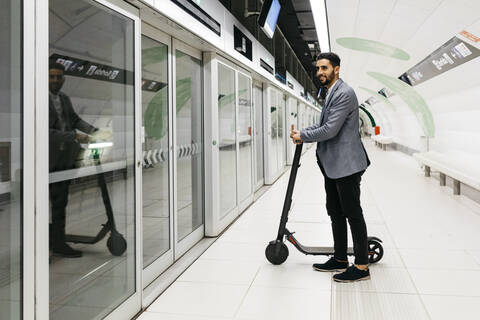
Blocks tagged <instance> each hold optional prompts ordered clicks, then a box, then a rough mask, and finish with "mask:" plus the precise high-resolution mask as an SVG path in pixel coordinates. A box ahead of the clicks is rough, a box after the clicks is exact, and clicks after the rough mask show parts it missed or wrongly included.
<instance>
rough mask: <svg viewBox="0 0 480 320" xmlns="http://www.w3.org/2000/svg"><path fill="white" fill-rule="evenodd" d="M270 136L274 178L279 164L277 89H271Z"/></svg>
mask: <svg viewBox="0 0 480 320" xmlns="http://www.w3.org/2000/svg"><path fill="white" fill-rule="evenodd" d="M269 94H270V99H269V100H270V136H269V147H270V151H271V152H270V153H269V157H270V160H269V161H270V163H269V164H270V170H269V171H270V175H271V176H274V175H275V174H276V172H277V168H278V163H277V161H278V160H277V157H278V155H277V145H278V143H277V137H278V106H277V92H276V90H275V89H273V88H270V90H269Z"/></svg>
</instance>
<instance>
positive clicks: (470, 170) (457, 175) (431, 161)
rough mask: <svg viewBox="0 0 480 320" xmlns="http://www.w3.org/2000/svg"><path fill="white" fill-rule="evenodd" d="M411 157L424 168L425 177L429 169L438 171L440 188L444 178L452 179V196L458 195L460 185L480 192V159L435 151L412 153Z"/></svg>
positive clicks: (428, 175) (443, 184)
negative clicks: (479, 165)
mask: <svg viewBox="0 0 480 320" xmlns="http://www.w3.org/2000/svg"><path fill="white" fill-rule="evenodd" d="M413 157H414V158H415V159H416V160H417V161H418V162H420V163H421V164H422V165H423V166H424V167H425V169H424V170H425V177H430V174H431V169H432V168H434V169H435V170H437V171H439V173H440V186H445V184H446V177H447V176H449V177H450V178H452V179H453V194H454V195H459V194H460V183H463V184H466V185H468V186H470V187H472V188H474V189H477V190H480V169H479V167H478V164H479V163H480V162H479V161H480V159H478V157H474V156H471V155H465V154H451V155H447V154H442V153H439V152H436V151H428V152H420V153H414V154H413Z"/></svg>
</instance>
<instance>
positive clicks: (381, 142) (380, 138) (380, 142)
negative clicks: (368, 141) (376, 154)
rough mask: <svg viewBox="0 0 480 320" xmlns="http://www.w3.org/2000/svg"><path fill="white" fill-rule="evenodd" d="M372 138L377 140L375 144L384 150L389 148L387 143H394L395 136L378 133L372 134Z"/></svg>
mask: <svg viewBox="0 0 480 320" xmlns="http://www.w3.org/2000/svg"><path fill="white" fill-rule="evenodd" d="M372 140H373V141H375V145H376V146H378V147H380V148H382V149H383V150H387V145H389V144H391V143H393V138H392V137H388V136H384V135H381V134H379V135H376V136H372Z"/></svg>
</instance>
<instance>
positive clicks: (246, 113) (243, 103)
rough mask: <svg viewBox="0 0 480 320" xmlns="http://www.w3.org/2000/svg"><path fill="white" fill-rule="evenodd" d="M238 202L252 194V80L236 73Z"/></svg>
mask: <svg viewBox="0 0 480 320" xmlns="http://www.w3.org/2000/svg"><path fill="white" fill-rule="evenodd" d="M238 144H239V150H238V157H239V161H238V162H239V177H241V178H240V179H239V181H238V200H239V202H242V201H243V200H245V199H246V198H247V197H248V196H249V195H251V194H252V153H253V150H252V147H253V143H252V80H251V79H250V78H249V77H247V76H245V75H243V74H241V73H238Z"/></svg>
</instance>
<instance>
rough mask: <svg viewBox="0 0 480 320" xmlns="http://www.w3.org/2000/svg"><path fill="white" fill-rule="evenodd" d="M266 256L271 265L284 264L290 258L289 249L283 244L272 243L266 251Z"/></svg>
mask: <svg viewBox="0 0 480 320" xmlns="http://www.w3.org/2000/svg"><path fill="white" fill-rule="evenodd" d="M265 256H266V257H267V260H268V261H269V262H270V263H271V264H274V265H279V264H282V263H284V262H285V261H286V260H287V258H288V247H287V245H286V244H285V243H283V242H270V243H269V244H268V246H267V248H266V249H265Z"/></svg>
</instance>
